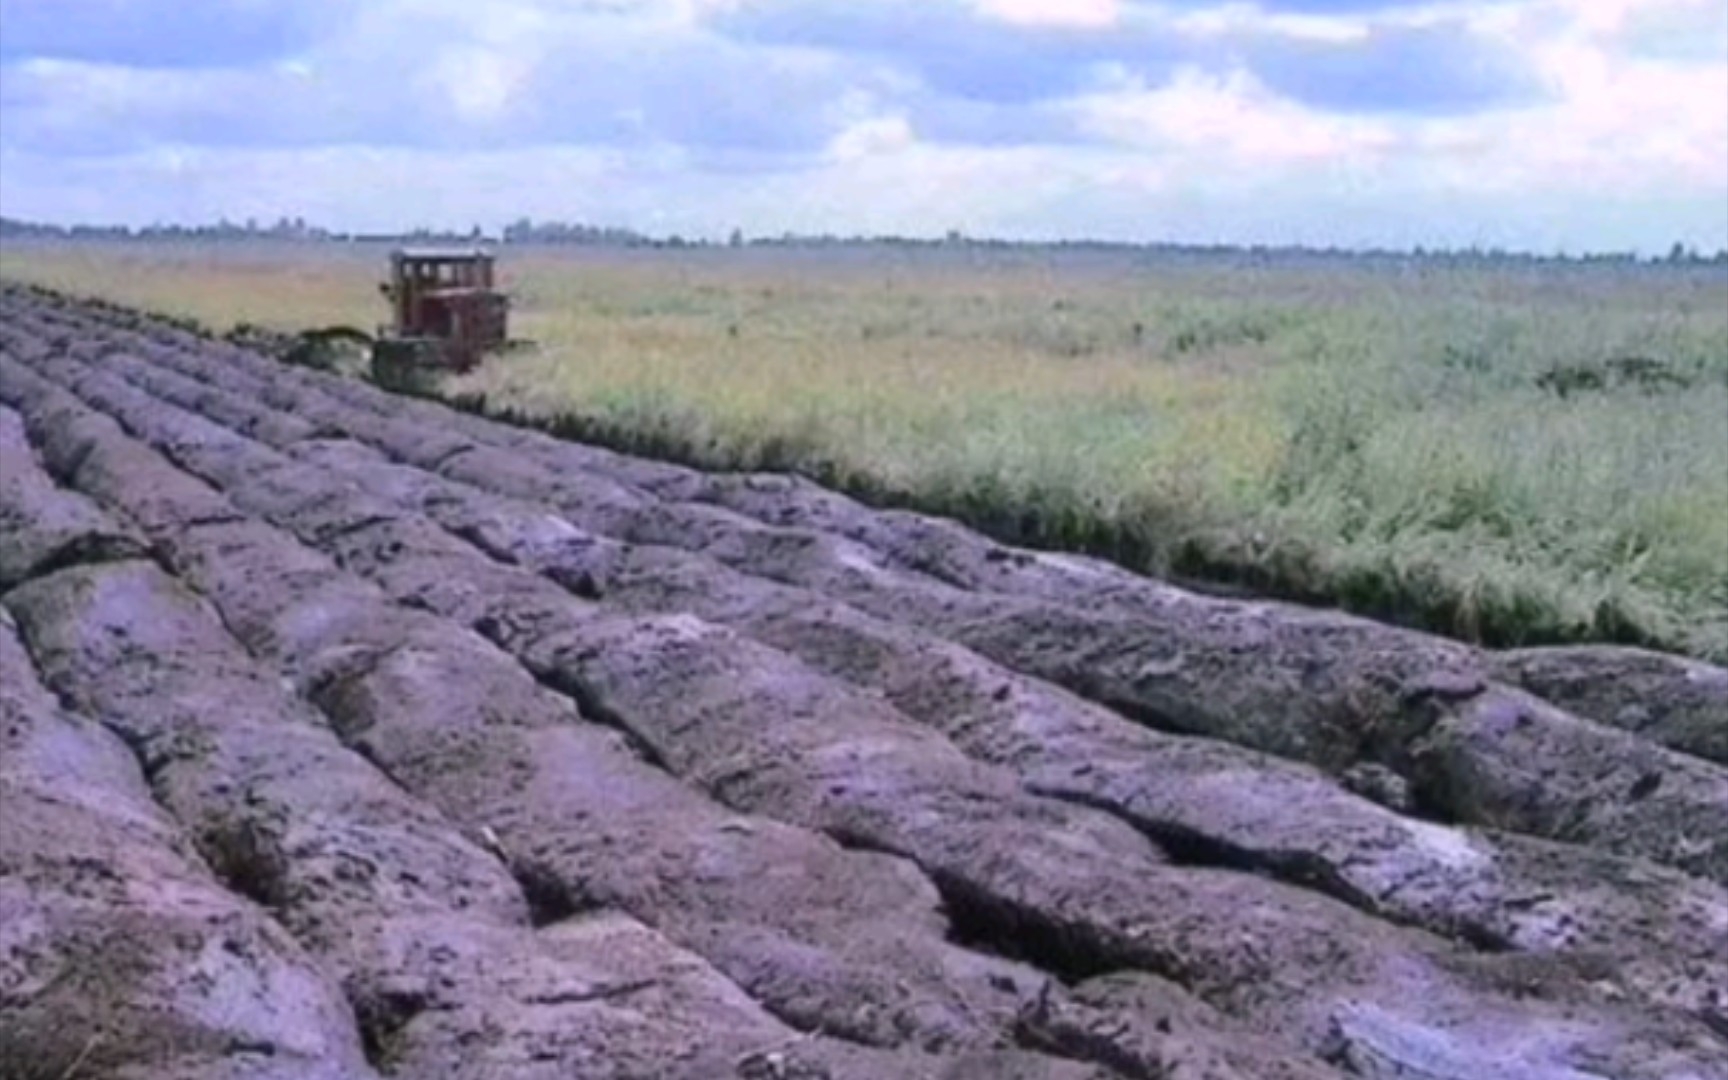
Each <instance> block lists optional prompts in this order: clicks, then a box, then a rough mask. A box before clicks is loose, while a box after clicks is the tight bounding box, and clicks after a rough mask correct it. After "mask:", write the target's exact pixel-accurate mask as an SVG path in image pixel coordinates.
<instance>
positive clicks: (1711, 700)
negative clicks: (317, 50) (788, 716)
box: [179, 335, 1728, 764]
mask: <svg viewBox="0 0 1728 1080" xmlns="http://www.w3.org/2000/svg"><path fill="white" fill-rule="evenodd" d="M179 337H180V338H181V339H182V340H184V338H185V336H184V335H179ZM224 359H225V360H227V361H228V362H229V366H230V367H231V368H233V367H238V368H239V369H242V370H244V371H247V372H250V373H251V375H253V376H257V377H262V378H264V379H265V380H270V379H271V378H272V372H271V371H270V368H269V363H270V362H269V361H267V360H264V359H263V358H261V357H257V356H255V355H248V354H246V353H245V352H244V351H243V350H230V351H229V352H227V353H225V354H224ZM300 374H301V373H296V375H300ZM242 377H244V376H242ZM304 378H305V381H307V382H308V383H311V384H313V385H315V386H316V388H317V389H318V390H319V391H320V392H323V393H327V394H330V395H331V396H333V397H335V398H337V399H339V400H341V401H342V402H344V403H346V404H349V405H354V406H358V407H361V408H364V409H367V410H370V411H372V412H374V413H375V414H379V415H385V416H406V417H412V418H414V419H416V420H418V421H420V422H421V423H424V424H428V425H432V426H436V427H439V428H441V429H445V430H452V431H456V432H460V433H461V434H462V435H464V436H466V437H468V438H471V439H474V440H476V441H478V442H480V443H482V444H485V445H488V446H493V447H500V448H504V449H508V450H511V451H513V452H514V453H515V454H516V455H517V456H521V457H527V458H531V459H533V460H535V461H536V462H537V463H541V464H545V465H548V466H550V467H552V468H553V469H554V470H556V471H558V472H561V473H572V472H584V473H588V474H590V475H593V476H595V477H597V478H600V477H604V478H607V479H610V480H614V481H619V482H621V483H622V484H624V485H626V486H627V487H634V488H637V489H640V490H641V491H642V492H644V493H647V494H651V495H653V496H655V497H657V498H659V499H663V500H667V501H672V502H686V501H697V502H703V503H708V504H712V505H717V506H723V507H726V508H728V509H732V510H736V511H739V512H741V513H744V514H746V515H748V516H750V517H752V518H754V519H756V520H757V521H760V522H762V523H764V524H768V525H775V526H787V527H792V528H793V529H795V530H813V531H817V532H822V533H827V534H830V535H833V536H837V537H842V538H844V539H847V540H852V541H856V542H858V543H860V544H862V545H863V546H864V547H865V548H867V549H868V550H869V551H870V553H871V554H872V556H873V557H874V558H875V559H876V560H878V561H880V562H881V563H882V564H883V565H885V566H890V567H893V568H896V569H900V570H903V571H909V572H914V573H916V574H919V575H925V576H928V577H929V578H932V579H935V580H938V581H941V582H943V583H946V584H948V585H952V586H955V587H958V588H961V589H966V590H971V591H976V592H984V593H998V594H1003V595H1009V596H1019V597H1023V598H1030V599H1037V600H1044V601H1049V602H1053V603H1057V604H1065V605H1079V606H1083V607H1086V608H1089V609H1095V610H1111V611H1118V612H1121V613H1123V614H1126V615H1130V616H1136V617H1141V618H1152V619H1164V618H1168V617H1171V614H1172V612H1175V614H1176V615H1177V616H1179V617H1183V618H1184V619H1185V620H1186V621H1190V622H1192V621H1195V620H1194V618H1193V616H1194V615H1195V614H1196V613H1204V612H1205V611H1206V610H1207V609H1208V608H1211V609H1212V610H1216V611H1221V612H1223V613H1224V614H1223V617H1224V618H1225V619H1229V618H1231V617H1233V615H1232V613H1238V612H1241V611H1243V610H1244V609H1246V610H1249V611H1254V610H1270V611H1271V612H1273V613H1274V614H1275V615H1277V616H1284V615H1288V616H1291V617H1294V618H1296V619H1297V620H1298V621H1301V620H1302V619H1303V618H1304V616H1305V615H1306V614H1307V613H1306V612H1305V611H1304V610H1303V609H1301V608H1297V607H1294V606H1291V605H1288V604H1258V603H1254V604H1247V605H1243V604H1240V603H1235V602H1228V601H1224V602H1220V601H1215V600H1212V599H1209V598H1206V597H1203V596H1199V595H1196V594H1194V593H1192V592H1189V591H1187V590H1183V589H1180V588H1175V587H1172V586H1169V585H1165V584H1162V583H1159V582H1156V581H1152V580H1149V579H1147V578H1145V577H1143V576H1141V575H1138V574H1134V573H1131V572H1128V571H1126V570H1123V569H1121V568H1120V567H1117V566H1115V565H1112V564H1110V563H1108V562H1105V561H1102V560H1099V559H1094V558H1088V557H1084V556H1076V555H1068V554H1056V553H1042V552H1033V551H1026V550H1013V549H1010V548H1007V547H1004V546H1002V545H999V544H996V543H994V542H992V541H989V540H987V539H985V538H984V537H982V536H980V535H978V534H977V533H975V532H972V531H971V530H968V529H965V528H962V527H960V526H958V525H956V524H954V523H953V522H949V521H945V520H942V519H938V518H933V517H930V516H928V515H923V514H917V513H912V512H905V511H881V510H874V509H871V508H868V507H865V506H862V505H860V504H859V503H858V502H857V501H856V500H853V499H850V498H848V497H846V496H843V495H840V494H838V493H836V492H832V491H829V490H826V489H824V488H822V487H820V486H818V485H816V484H813V483H810V482H809V481H806V480H802V479H799V478H794V477H785V476H764V475H749V474H718V475H717V474H710V473H702V472H699V471H697V470H693V469H688V468H683V467H680V466H676V465H670V464H665V463H660V462H648V461H643V460H641V459H637V458H630V457H628V456H625V455H621V454H618V453H615V452H612V451H608V450H605V449H603V448H599V447H592V446H582V445H577V444H572V443H569V442H566V441H563V440H559V439H554V438H551V437H549V436H546V435H542V434H540V433H538V432H533V431H524V430H520V429H516V428H511V427H509V426H506V425H502V424H497V423H491V422H488V421H485V420H482V419H479V418H477V417H474V416H471V415H467V414H463V413H453V412H451V411H450V410H447V409H443V408H441V407H440V406H438V405H435V404H430V403H427V402H421V401H404V400H402V399H400V398H395V397H392V396H390V395H386V394H382V393H380V392H378V391H377V390H375V389H373V388H371V387H368V386H364V385H361V384H357V383H353V382H351V381H348V380H341V379H333V378H330V377H326V376H322V375H320V374H319V373H313V372H307V373H304ZM1334 621H1335V622H1336V623H1337V624H1338V626H1339V628H1340V629H1341V630H1342V631H1344V632H1346V633H1348V632H1350V631H1351V630H1352V629H1354V630H1355V631H1356V632H1358V633H1363V632H1365V633H1366V634H1368V635H1371V636H1372V637H1373V638H1374V639H1383V638H1384V637H1385V635H1386V628H1385V627H1382V626H1379V625H1377V624H1373V623H1369V622H1367V621H1365V620H1353V619H1338V620H1334ZM1407 640H1408V641H1410V642H1420V643H1422V644H1424V645H1425V646H1426V647H1428V648H1434V647H1440V648H1442V649H1443V650H1444V651H1445V652H1446V653H1447V654H1448V655H1447V657H1446V658H1445V659H1446V661H1447V662H1448V663H1467V662H1468V658H1469V656H1470V654H1471V653H1473V652H1474V650H1467V649H1463V648H1461V647H1458V646H1453V645H1450V643H1443V642H1439V641H1437V640H1435V639H1433V638H1430V637H1428V636H1427V635H1421V634H1410V635H1408V638H1407ZM1370 643H1372V642H1370ZM1325 659H1328V660H1329V659H1330V658H1325ZM1485 663H1486V668H1487V670H1491V671H1493V672H1494V673H1495V674H1497V675H1498V676H1499V677H1501V678H1505V679H1506V680H1507V681H1510V682H1514V683H1522V684H1524V685H1525V688H1526V689H1530V690H1533V691H1536V692H1538V693H1539V694H1541V695H1542V696H1544V697H1550V698H1551V700H1552V701H1553V703H1554V704H1557V705H1560V706H1562V707H1563V708H1566V709H1568V710H1570V711H1572V712H1574V713H1576V714H1577V715H1580V716H1583V717H1586V718H1588V719H1590V720H1594V721H1597V722H1599V723H1603V724H1609V725H1613V726H1618V727H1625V728H1627V729H1629V730H1633V731H1636V732H1638V733H1640V734H1642V735H1643V736H1644V737H1646V738H1649V739H1652V740H1653V741H1656V742H1659V743H1662V744H1663V745H1667V746H1670V747H1671V748H1673V749H1677V750H1681V751H1684V752H1687V753H1692V754H1696V755H1698V756H1701V757H1705V758H1707V759H1710V760H1713V761H1715V762H1717V763H1718V764H1728V744H1724V742H1723V740H1724V739H1728V670H1724V669H1722V668H1719V667H1712V666H1710V665H1703V664H1697V663H1694V662H1679V661H1676V660H1675V659H1674V658H1670V657H1664V656H1662V655H1660V654H1654V653H1649V652H1645V651H1642V650H1637V649H1630V648H1589V647H1585V648H1577V649H1567V648H1562V649H1536V650H1520V651H1514V652H1512V653H1509V654H1503V656H1501V655H1496V654H1492V653H1490V654H1486V657H1485ZM1522 672H1528V673H1529V677H1528V678H1525V677H1522V676H1521V675H1520V673H1522ZM1628 683H1631V684H1635V685H1637V686H1638V688H1639V693H1638V694H1637V696H1636V698H1635V699H1634V700H1631V701H1629V700H1628V697H1629V695H1628V694H1627V693H1626V691H1625V686H1626V684H1628ZM1544 691H1552V694H1550V693H1544Z"/></svg>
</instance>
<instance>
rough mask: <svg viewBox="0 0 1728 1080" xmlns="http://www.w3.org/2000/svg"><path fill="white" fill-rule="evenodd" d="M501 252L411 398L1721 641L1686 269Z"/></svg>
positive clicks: (1218, 567)
mask: <svg viewBox="0 0 1728 1080" xmlns="http://www.w3.org/2000/svg"><path fill="white" fill-rule="evenodd" d="M383 263H384V260H383V250H382V249H376V250H370V251H368V250H364V249H362V250H358V251H349V250H347V249H338V250H335V251H331V250H328V249H324V248H286V247H284V248H274V249H271V248H265V247H261V246H260V247H256V248H244V247H241V248H232V249H224V250H222V251H218V252H215V253H213V254H212V253H209V252H202V253H187V252H185V251H171V252H168V253H167V254H163V253H161V252H157V251H155V250H153V249H151V248H144V247H136V246H134V247H126V248H121V249H119V253H118V254H113V253H111V252H108V251H86V250H79V251H75V252H72V253H67V252H66V251H64V250H62V249H35V250H30V251H20V252H8V251H5V250H0V273H6V274H8V275H14V276H20V277H25V278H27V279H30V280H35V281H38V282H41V283H45V284H50V285H57V286H59V287H63V288H68V289H70V290H71V291H74V292H82V293H86V294H88V293H97V294H100V295H103V296H107V297H109V298H112V299H117V300H121V301H124V302H128V303H133V304H138V305H141V306H145V307H150V308H153V309H156V310H167V311H170V312H174V313H179V314H186V315H191V316H193V317H196V318H198V319H200V320H202V321H203V322H205V323H207V324H209V325H211V326H212V327H214V328H216V329H217V330H221V329H224V328H225V327H226V326H229V325H232V323H233V322H237V321H252V322H258V323H262V324H264V325H266V326H274V327H292V326H310V325H323V324H331V323H353V324H357V325H367V324H368V322H369V321H372V320H376V319H377V318H378V317H380V316H381V315H382V308H381V305H379V304H378V302H377V301H376V293H375V291H373V284H372V283H373V281H374V280H375V279H376V276H377V274H378V273H379V272H380V271H381V269H382V267H383ZM503 268H504V270H505V272H506V274H507V283H508V284H509V285H510V287H511V288H512V291H513V293H514V295H515V300H516V307H515V316H514V330H515V332H516V333H517V334H519V335H521V336H524V337H527V338H531V339H534V340H535V341H537V342H538V343H539V346H538V348H537V349H534V350H530V351H526V352H512V353H509V354H505V355H502V356H499V357H497V358H495V359H493V360H492V361H490V362H488V363H487V364H486V365H485V366H484V367H483V368H482V369H481V370H479V371H478V372H476V373H474V374H472V375H469V376H466V377H464V378H461V379H458V380H455V381H454V382H452V383H451V384H450V385H448V386H447V387H445V391H446V392H447V393H450V394H457V395H464V396H465V397H466V398H467V400H468V401H469V403H470V404H471V405H472V404H475V403H478V402H480V401H482V400H483V401H484V403H485V405H486V407H488V408H489V409H491V410H492V411H494V412H500V411H504V412H508V413H509V414H510V415H511V416H512V417H514V418H516V419H518V420H521V421H525V422H536V423H540V424H542V425H543V426H549V427H551V428H553V429H555V430H557V431H559V432H561V433H563V434H566V435H568V436H571V437H577V438H582V439H585V440H588V441H595V442H602V443H606V444H608V445H611V446H614V447H618V448H621V449H626V450H630V451H635V452H640V453H648V454H654V455H657V456H662V457H670V458H674V459H677V460H681V461H685V462H689V463H693V464H697V465H701V466H705V467H712V468H724V469H746V470H750V469H763V470H796V471H800V472H803V473H806V474H808V475H811V476H813V477H815V478H817V479H819V480H821V481H823V482H825V483H829V484H832V485H835V486H837V487H839V488H841V489H844V490H846V491H848V492H851V493H853V494H855V495H859V496H861V497H863V498H865V499H867V500H870V501H874V502H877V503H883V504H893V505H899V506H907V507H912V508H917V509H922V510H927V511H931V512H935V513H941V514H947V515H952V516H955V517H958V518H960V519H963V520H965V521H967V522H969V523H971V524H973V525H975V526H978V527H980V528H982V529H984V530H985V531H987V532H990V533H992V534H993V535H995V536H997V537H999V538H1001V539H1003V540H1006V541H1010V542H1015V543H1023V544H1028V545H1033V546H1043V547H1051V548H1062V549H1071V550H1081V551H1086V552H1090V553H1095V554H1099V555H1103V556H1105V557H1108V558H1111V559H1114V560H1117V561H1119V562H1121V563H1123V564H1125V565H1128V566H1130V567H1133V568H1136V569H1141V570H1147V571H1150V572H1154V573H1159V574H1165V575H1171V576H1174V577H1177V578H1178V579H1182V580H1188V581H1192V582H1214V583H1227V584H1230V585H1233V586H1239V587H1245V588H1251V589H1253V590H1256V591H1259V592H1264V593H1269V594H1273V595H1278V596H1284V597H1289V598H1294V599H1299V600H1304V601H1309V602H1316V603H1330V604H1339V605H1342V606H1344V607H1346V608H1349V609H1351V610H1355V611H1359V612H1363V613H1367V614H1372V615H1377V616H1381V617H1385V618H1389V619H1393V620H1396V621H1399V622H1403V623H1406V624H1411V625H1417V626H1421V627H1425V628H1428V629H1432V630H1436V631H1438V632H1442V633H1446V634H1450V635H1454V636H1457V637H1460V638H1463V639H1466V640H1472V641H1479V642H1485V643H1489V644H1495V645H1512V644H1525V643H1538V642H1567V641H1616V642H1629V643H1637V644H1644V645H1651V646H1656V647H1661V648H1667V649H1671V650H1675V651H1681V652H1687V653H1691V654H1694V655H1698V656H1703V657H1707V658H1712V659H1716V660H1728V275H1725V274H1724V272H1723V271H1722V270H1721V269H1712V268H1690V269H1680V268H1672V267H1658V268H1641V269H1628V268H1624V267H1611V266H1601V267H1572V268H1558V267H1550V268H1546V269H1529V268H1503V269H1502V268H1473V269H1458V268H1447V267H1444V266H1440V265H1438V264H1416V265H1414V266H1403V267H1396V266H1394V267H1375V266H1371V265H1369V264H1361V265H1357V266H1351V265H1340V264H1324V265H1321V264H1316V265H1310V266H1268V265H1263V264H1255V263H1252V262H1248V261H1246V260H1241V259H1234V260H1233V259H1229V258H1222V257H1220V258H1213V259H1206V260H1195V259H1187V260H1175V259H1165V260H1162V261H1160V260H1148V259H1144V258H1139V257H1131V256H1122V255H1108V256H1104V255H1096V254H1073V255H1060V256H1055V255H1043V256H1030V255H1026V254H1023V253H1011V254H1006V255H1000V256H990V257H983V256H979V255H976V254H973V253H966V252H959V253H955V252H920V253H897V252H884V251H860V250H856V249H841V250H838V251H832V252H821V253H813V252H801V251H772V252H763V251H756V250H746V251H741V252H735V251H693V252H692V251H686V252H678V253H668V252H616V251H573V252H572V251H559V252H549V251H540V250H533V249H527V250H509V251H506V252H505V258H504V260H503ZM1556 373H1557V374H1556ZM1562 391H1564V392H1562Z"/></svg>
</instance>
